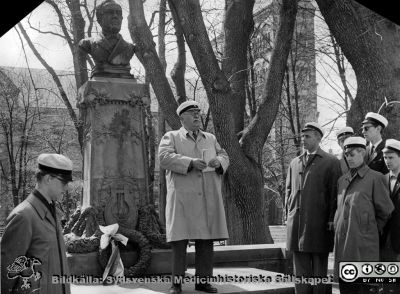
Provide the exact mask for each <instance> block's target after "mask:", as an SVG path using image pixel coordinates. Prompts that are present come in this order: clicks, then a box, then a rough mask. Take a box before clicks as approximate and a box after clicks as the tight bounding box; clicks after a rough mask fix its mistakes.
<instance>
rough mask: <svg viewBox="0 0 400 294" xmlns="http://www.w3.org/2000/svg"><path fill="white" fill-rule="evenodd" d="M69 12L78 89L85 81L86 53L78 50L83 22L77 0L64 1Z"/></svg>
mask: <svg viewBox="0 0 400 294" xmlns="http://www.w3.org/2000/svg"><path fill="white" fill-rule="evenodd" d="M66 2H67V5H68V8H69V10H70V12H71V24H72V36H73V46H72V58H73V61H74V69H75V81H76V88H77V89H79V88H80V87H81V86H82V85H83V84H84V83H85V82H86V81H87V80H88V72H87V66H86V53H85V52H84V51H82V50H80V49H79V46H78V43H79V41H80V40H82V39H83V38H85V20H84V19H83V16H82V12H81V7H80V2H79V0H70V1H66Z"/></svg>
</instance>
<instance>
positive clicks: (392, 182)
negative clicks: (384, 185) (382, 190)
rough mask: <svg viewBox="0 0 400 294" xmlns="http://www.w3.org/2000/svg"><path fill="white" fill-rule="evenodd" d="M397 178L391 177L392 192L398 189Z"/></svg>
mask: <svg viewBox="0 0 400 294" xmlns="http://www.w3.org/2000/svg"><path fill="white" fill-rule="evenodd" d="M396 184H397V177H396V176H395V175H391V176H390V191H391V192H393V191H394V189H395V188H396Z"/></svg>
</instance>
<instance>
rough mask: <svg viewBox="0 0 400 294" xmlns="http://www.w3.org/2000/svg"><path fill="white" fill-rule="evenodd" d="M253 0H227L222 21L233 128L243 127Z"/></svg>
mask: <svg viewBox="0 0 400 294" xmlns="http://www.w3.org/2000/svg"><path fill="white" fill-rule="evenodd" d="M253 6H254V0H239V1H236V0H226V1H225V21H224V32H225V36H224V37H225V42H224V44H225V45H224V56H223V59H222V70H223V72H224V73H225V75H226V76H227V78H228V82H229V83H230V88H231V91H232V92H231V98H230V100H231V102H230V103H231V111H232V113H233V117H234V118H235V121H234V132H235V133H236V134H237V133H239V132H240V131H242V130H243V128H244V112H245V106H246V71H247V49H248V44H249V40H250V35H251V33H252V32H253V28H254V21H253Z"/></svg>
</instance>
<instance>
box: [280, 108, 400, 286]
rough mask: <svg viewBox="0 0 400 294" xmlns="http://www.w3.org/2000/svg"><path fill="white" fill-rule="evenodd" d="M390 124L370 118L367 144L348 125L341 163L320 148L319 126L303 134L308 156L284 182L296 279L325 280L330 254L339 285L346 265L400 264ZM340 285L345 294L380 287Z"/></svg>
mask: <svg viewBox="0 0 400 294" xmlns="http://www.w3.org/2000/svg"><path fill="white" fill-rule="evenodd" d="M387 125H388V121H387V119H386V118H385V117H383V116H382V115H380V114H378V113H373V112H369V113H367V115H366V116H365V120H364V121H363V122H362V127H361V129H362V134H363V136H364V138H363V137H361V136H356V135H355V133H354V131H353V129H352V128H351V127H345V128H343V129H341V130H339V132H338V133H337V139H338V143H339V145H340V147H341V148H342V150H343V154H342V156H341V158H340V159H337V158H336V157H335V156H333V155H330V154H328V153H326V152H324V151H323V150H322V149H321V148H320V146H319V145H320V141H321V139H322V137H323V135H324V133H323V129H322V128H321V127H320V126H319V125H318V124H317V123H313V122H311V123H307V124H306V125H305V126H304V128H303V129H302V138H303V143H304V149H305V151H304V153H303V154H301V155H300V156H298V157H296V158H295V159H293V160H292V161H291V163H290V166H289V169H288V173H287V178H286V202H285V215H286V224H287V249H288V250H289V251H291V252H293V265H294V275H295V276H297V277H307V278H317V277H320V278H323V277H326V276H327V269H328V255H329V252H332V251H334V258H335V266H334V278H335V280H336V281H337V280H338V269H339V268H338V267H339V262H342V261H353V262H355V261H396V260H400V258H399V257H400V189H399V188H400V176H399V172H400V141H398V140H395V139H387V140H383V139H382V131H383V130H384V129H385V128H386V127H387ZM367 141H368V143H367ZM339 287H340V292H341V293H342V294H343V293H351V294H357V293H369V291H370V289H373V288H374V287H375V288H376V287H381V288H382V285H368V284H367V285H365V284H356V283H339ZM385 289H387V290H389V291H400V290H399V289H397V290H395V289H394V288H390V287H385ZM295 290H296V294H303V293H304V294H306V293H307V294H308V293H310V294H311V293H314V294H317V293H318V294H319V293H321V294H322V293H324V294H325V293H331V292H332V289H331V285H330V284H322V283H321V284H317V285H311V284H309V283H299V284H295ZM393 293H397V292H393ZM399 293H400V292H399Z"/></svg>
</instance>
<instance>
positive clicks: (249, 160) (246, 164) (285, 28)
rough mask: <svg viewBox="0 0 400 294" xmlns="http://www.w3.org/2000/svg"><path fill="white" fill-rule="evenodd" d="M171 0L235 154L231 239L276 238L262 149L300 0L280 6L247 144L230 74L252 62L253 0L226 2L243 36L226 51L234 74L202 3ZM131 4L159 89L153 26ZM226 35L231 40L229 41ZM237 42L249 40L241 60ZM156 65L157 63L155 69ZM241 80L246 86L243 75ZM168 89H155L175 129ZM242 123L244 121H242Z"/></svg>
mask: <svg viewBox="0 0 400 294" xmlns="http://www.w3.org/2000/svg"><path fill="white" fill-rule="evenodd" d="M229 3H230V2H229ZM169 4H170V9H171V10H174V11H175V12H174V13H176V15H177V18H178V20H179V22H180V23H181V25H182V28H183V33H184V36H185V40H186V42H187V44H188V46H189V48H190V51H191V53H192V56H193V59H194V61H195V64H196V67H197V69H198V71H199V73H200V76H201V79H202V83H203V85H204V88H205V90H206V93H207V97H208V102H209V105H210V109H211V115H212V117H213V124H214V129H215V133H216V135H217V138H218V140H219V142H220V143H221V144H222V146H223V147H224V148H225V149H226V150H227V152H228V154H229V156H230V159H231V166H230V168H229V171H228V174H227V177H226V179H225V185H224V195H225V198H226V201H225V204H226V208H227V209H226V210H227V219H228V222H229V224H228V227H229V232H230V242H231V243H233V244H238V243H242V244H244V243H265V242H271V241H272V239H271V237H270V235H269V231H268V228H267V224H266V222H265V218H264V216H263V211H262V206H261V205H260V204H261V198H262V194H263V177H262V170H261V149H262V147H263V145H264V143H265V140H266V138H267V135H268V133H269V131H270V129H271V126H272V124H273V121H274V120H275V116H276V113H277V108H278V105H279V101H280V94H281V90H282V81H283V76H284V69H285V65H286V60H287V56H288V53H289V49H290V43H291V39H292V33H293V27H294V20H295V16H296V8H297V1H286V0H284V1H283V2H282V7H281V9H280V24H281V25H280V26H279V29H278V33H277V38H276V44H275V47H274V51H273V54H272V58H271V67H270V71H269V74H268V78H267V79H266V84H265V90H266V91H265V96H264V99H263V101H262V103H261V104H260V107H259V111H258V113H257V115H256V116H255V117H254V119H253V121H252V122H251V123H250V125H249V127H247V128H246V129H245V131H244V132H243V136H242V140H241V142H242V144H239V140H238V138H237V130H238V129H239V128H238V127H234V126H235V125H238V123H236V119H238V120H239V121H240V120H243V119H244V116H243V113H244V107H245V103H243V102H240V101H238V103H239V104H238V105H242V106H241V107H242V109H241V111H238V113H240V114H239V117H235V116H234V115H233V112H232V108H231V104H232V95H233V93H232V89H231V85H230V83H229V81H228V78H229V77H232V78H233V75H236V74H237V72H238V71H242V70H243V69H245V68H246V67H247V44H248V36H249V32H251V26H252V19H251V17H252V9H253V4H254V2H253V1H232V3H230V5H229V6H226V11H225V21H224V23H225V24H226V25H227V27H226V29H225V31H226V30H227V29H229V30H231V31H232V32H234V31H238V32H240V34H239V35H238V39H235V38H234V37H231V36H228V37H226V39H225V52H224V56H225V58H228V59H230V61H231V62H232V63H235V64H234V65H232V74H231V75H229V76H228V75H226V73H225V72H223V71H221V69H220V67H219V64H218V61H217V58H216V56H215V54H214V51H213V47H212V45H211V42H210V40H209V37H208V34H207V30H206V27H205V25H204V22H203V17H202V14H201V6H200V4H199V2H198V1H174V0H172V1H170V2H169ZM129 7H130V14H131V17H130V32H131V36H132V39H133V40H134V41H135V42H136V43H139V44H144V43H146V44H147V45H148V46H142V47H141V49H139V50H140V51H141V53H140V55H141V56H142V57H139V59H140V60H141V61H142V63H143V65H144V67H145V68H146V70H147V69H148V68H149V69H150V75H151V76H153V77H152V78H151V80H152V85H153V88H154V87H155V86H156V85H155V83H156V82H157V81H160V80H161V79H164V78H165V75H163V72H162V70H161V66H160V65H157V64H160V63H159V59H158V56H157V55H156V53H155V51H153V50H152V49H151V41H150V40H151V36H150V34H149V32H148V31H147V32H145V31H144V30H143V29H145V28H147V26H146V25H144V24H143V21H144V17H143V4H142V1H138V0H130V1H129ZM232 17H236V20H237V21H236V22H231V21H230V20H231V18H232ZM147 30H148V29H147ZM227 40H229V41H228V42H227ZM235 44H237V45H238V46H239V44H244V49H243V50H241V52H243V54H244V56H238V59H236V58H232V56H231V55H230V54H234V52H233V50H231V51H230V50H228V48H235V47H232V46H235ZM139 47H140V46H139ZM240 47H242V45H240ZM143 57H147V58H143ZM239 57H240V58H239ZM236 63H237V64H236ZM154 65H157V66H156V67H155V68H154V67H153V66H154ZM242 65H244V67H243V66H242ZM240 83H241V84H242V85H243V87H244V84H245V83H244V79H243V77H242V78H241V81H240ZM168 92H169V90H167V91H165V92H158V91H156V90H155V93H156V96H157V99H158V101H159V102H160V105H161V108H162V109H163V111H164V113H165V114H166V117H167V121H168V122H169V124H170V125H171V127H172V128H175V129H176V128H178V127H179V126H176V125H175V120H171V122H170V118H171V117H175V118H176V119H177V116H176V115H175V113H174V111H175V109H176V104H175V105H173V106H174V107H173V109H171V108H172V107H171V105H168V106H167V107H164V106H163V105H165V103H164V104H163V103H161V101H165V100H166V99H165V98H166V96H167V97H169V95H168ZM166 93H167V94H166ZM240 96H241V99H243V100H244V101H245V99H246V96H245V91H244V88H243V90H241V91H240ZM168 99H169V98H168ZM238 99H239V98H238ZM235 105H236V104H235ZM240 124H243V123H242V122H240ZM240 131H242V130H240Z"/></svg>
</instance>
